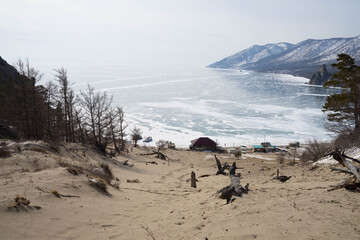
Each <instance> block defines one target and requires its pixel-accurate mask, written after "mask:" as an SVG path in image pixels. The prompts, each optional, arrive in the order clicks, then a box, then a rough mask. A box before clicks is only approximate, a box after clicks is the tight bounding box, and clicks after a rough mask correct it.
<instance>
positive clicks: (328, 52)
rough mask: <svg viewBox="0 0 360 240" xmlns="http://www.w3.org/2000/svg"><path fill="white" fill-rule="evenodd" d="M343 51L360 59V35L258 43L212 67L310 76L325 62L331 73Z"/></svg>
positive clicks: (210, 66) (211, 65)
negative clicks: (333, 64)
mask: <svg viewBox="0 0 360 240" xmlns="http://www.w3.org/2000/svg"><path fill="white" fill-rule="evenodd" d="M340 53H346V54H348V55H350V56H351V57H353V58H355V59H356V60H360V35H359V36H357V37H353V38H330V39H322V40H315V39H308V40H305V41H302V42H299V43H297V44H291V43H286V42H281V43H275V44H266V45H262V46H258V45H255V46H252V47H250V48H247V49H245V50H242V51H240V52H238V53H236V54H234V55H231V56H229V57H226V58H224V59H222V60H220V61H218V62H215V63H213V64H210V65H209V66H208V67H209V68H234V69H244V70H253V71H257V72H275V73H287V74H292V75H296V76H302V77H306V78H310V77H311V76H312V74H313V73H314V72H316V71H317V70H318V68H319V67H320V66H321V65H323V64H325V65H327V66H328V70H329V72H330V73H331V72H332V69H331V66H330V65H331V64H332V63H334V62H336V58H337V55H338V54H340Z"/></svg>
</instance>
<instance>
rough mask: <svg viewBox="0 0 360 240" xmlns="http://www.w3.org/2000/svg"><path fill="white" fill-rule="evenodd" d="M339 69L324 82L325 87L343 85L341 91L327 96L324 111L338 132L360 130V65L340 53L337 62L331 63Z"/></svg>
mask: <svg viewBox="0 0 360 240" xmlns="http://www.w3.org/2000/svg"><path fill="white" fill-rule="evenodd" d="M331 66H332V67H334V68H337V69H338V70H339V71H338V72H337V73H335V74H333V76H332V77H331V79H330V80H329V81H327V82H326V83H325V84H324V87H341V93H339V94H333V95H330V96H328V97H327V98H326V102H325V105H324V106H323V111H324V112H328V113H327V118H328V120H329V121H330V122H332V123H335V125H334V126H335V128H333V130H334V131H335V132H336V131H337V132H338V131H342V130H343V129H344V128H345V129H348V130H349V129H350V130H351V131H352V132H355V133H359V132H360V66H357V65H355V59H353V58H351V57H350V56H349V55H347V54H344V53H342V54H339V55H338V58H337V63H334V64H332V65H331Z"/></svg>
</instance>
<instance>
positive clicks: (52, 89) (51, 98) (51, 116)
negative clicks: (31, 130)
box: [45, 81, 58, 140]
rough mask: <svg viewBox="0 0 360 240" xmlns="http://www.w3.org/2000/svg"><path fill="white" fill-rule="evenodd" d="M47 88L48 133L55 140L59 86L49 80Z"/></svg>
mask: <svg viewBox="0 0 360 240" xmlns="http://www.w3.org/2000/svg"><path fill="white" fill-rule="evenodd" d="M45 89H46V93H47V94H46V104H47V114H46V119H47V120H46V135H47V137H48V138H49V139H52V140H54V139H55V138H56V132H55V129H54V127H55V121H56V118H55V111H54V109H55V108H56V105H57V96H56V95H57V90H58V89H57V86H56V84H55V83H54V82H52V81H49V82H47V83H46V85H45Z"/></svg>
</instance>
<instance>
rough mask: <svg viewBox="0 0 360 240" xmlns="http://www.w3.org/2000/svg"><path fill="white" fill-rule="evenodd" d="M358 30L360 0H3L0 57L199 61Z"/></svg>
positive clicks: (54, 60) (196, 63) (199, 63)
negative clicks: (259, 47) (251, 49)
mask: <svg viewBox="0 0 360 240" xmlns="http://www.w3.org/2000/svg"><path fill="white" fill-rule="evenodd" d="M359 34H360V1H359V0H338V1H335V0H299V1H295V0H294V1H292V0H251V1H250V0H246V1H245V0H244V1H242V0H238V1H235V0H218V1H215V0H192V1H190V0H178V1H171V0H166V1H165V0H163V1H162V0H159V1H150V0H143V1H141V0H129V1H127V0H96V1H95V0H0V56H1V57H3V58H4V59H5V60H7V61H8V62H9V63H13V62H14V61H15V60H16V59H17V58H19V57H22V58H25V57H28V58H29V59H30V61H31V62H32V63H34V64H35V66H36V64H40V65H41V63H44V62H47V63H49V64H54V65H55V66H54V68H55V67H59V66H56V64H57V63H59V62H61V63H65V64H66V63H67V62H84V63H85V62H92V63H97V62H99V63H109V62H111V63H115V64H140V65H157V66H159V65H164V66H167V65H179V66H196V67H201V66H206V65H208V64H210V63H212V62H214V61H217V60H220V59H222V58H224V57H226V56H228V55H231V54H234V53H236V52H238V51H240V50H243V49H245V48H248V47H250V46H252V45H255V44H258V45H261V44H266V43H275V42H290V43H297V42H300V41H302V40H305V39H308V38H314V39H324V38H332V37H354V36H357V35H359ZM65 67H66V66H65Z"/></svg>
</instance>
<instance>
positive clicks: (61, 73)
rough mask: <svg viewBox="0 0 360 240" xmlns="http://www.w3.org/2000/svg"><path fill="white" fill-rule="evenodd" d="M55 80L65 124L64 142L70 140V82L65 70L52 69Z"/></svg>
mask: <svg viewBox="0 0 360 240" xmlns="http://www.w3.org/2000/svg"><path fill="white" fill-rule="evenodd" d="M54 71H55V75H54V76H55V79H56V81H57V82H58V83H59V85H60V99H61V103H62V107H63V118H64V123H65V126H64V128H65V141H66V142H68V141H69V140H70V121H69V114H70V107H69V97H70V95H71V94H70V91H71V89H70V82H69V80H68V77H67V70H66V69H65V68H63V67H62V68H59V69H54Z"/></svg>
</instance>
